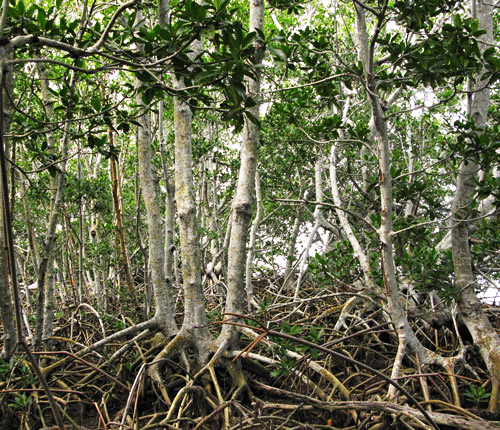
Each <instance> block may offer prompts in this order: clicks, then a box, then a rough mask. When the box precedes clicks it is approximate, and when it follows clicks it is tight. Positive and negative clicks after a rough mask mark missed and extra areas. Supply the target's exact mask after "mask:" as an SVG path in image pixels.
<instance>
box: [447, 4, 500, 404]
mask: <svg viewBox="0 0 500 430" xmlns="http://www.w3.org/2000/svg"><path fill="white" fill-rule="evenodd" d="M474 2H475V0H473V6H472V8H473V15H474V11H475V12H476V13H475V16H474V17H475V18H477V19H478V21H479V23H480V29H482V30H485V31H486V33H485V34H484V35H482V36H480V47H481V50H482V51H484V49H486V48H487V47H489V46H491V44H492V43H493V6H492V5H491V4H489V3H487V2H485V1H484V0H479V1H478V2H477V4H476V5H474ZM482 73H483V72H479V74H478V78H477V83H476V86H475V90H474V93H473V95H472V103H471V104H470V107H469V112H470V115H471V118H472V120H473V121H474V124H475V126H476V127H477V128H478V129H484V127H485V125H486V118H487V115H488V106H489V100H490V89H489V88H488V86H487V81H485V80H483V79H481V78H480V76H481V74H482ZM478 171H479V166H478V165H477V163H476V162H475V160H474V159H470V158H469V159H466V160H464V161H463V162H462V164H461V166H460V172H459V174H458V178H457V184H456V191H455V197H454V199H453V204H452V215H453V218H452V229H451V246H452V255H453V266H454V270H455V283H456V285H457V287H458V289H459V291H460V295H459V297H458V298H457V305H458V312H459V315H460V317H461V318H462V321H463V322H464V323H465V325H466V326H467V329H468V330H469V332H470V334H471V336H472V339H473V340H474V344H475V345H477V346H478V348H479V352H480V354H481V357H482V358H483V360H484V362H485V364H486V366H487V367H488V370H489V372H490V378H491V385H492V395H491V397H490V403H489V409H490V410H492V411H498V408H499V406H500V393H499V391H500V337H499V336H498V334H497V333H496V331H495V329H494V328H493V326H492V325H491V323H490V322H489V320H488V317H487V316H486V314H485V313H484V312H483V309H482V306H481V302H480V301H479V300H478V298H477V295H476V293H475V289H474V287H475V286H476V285H477V284H476V279H475V276H474V273H473V271H472V257H471V253H470V245H469V232H468V224H469V222H468V221H467V218H468V216H469V214H470V209H469V207H470V205H471V204H472V203H473V193H474V191H475V178H476V177H477V173H478Z"/></svg>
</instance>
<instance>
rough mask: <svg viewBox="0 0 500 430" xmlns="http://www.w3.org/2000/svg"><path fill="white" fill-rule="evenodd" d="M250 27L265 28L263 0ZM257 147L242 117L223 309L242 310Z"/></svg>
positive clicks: (253, 90) (254, 132) (255, 84)
mask: <svg viewBox="0 0 500 430" xmlns="http://www.w3.org/2000/svg"><path fill="white" fill-rule="evenodd" d="M250 31H260V32H262V31H264V0H250ZM263 55H264V51H263V47H260V46H259V47H258V50H257V52H256V54H255V58H254V64H255V65H257V66H258V65H260V64H261V63H262V59H263ZM254 73H255V79H249V80H248V83H247V91H248V95H249V96H250V97H252V98H253V99H254V100H255V102H256V103H257V104H256V106H254V107H252V108H250V109H249V112H250V114H251V115H253V116H254V117H255V118H257V119H258V118H259V102H260V96H259V93H260V81H261V79H260V69H259V68H255V69H254ZM258 147H259V128H258V126H257V125H255V124H254V123H253V122H252V121H250V120H248V119H247V118H245V125H244V128H243V142H242V145H241V151H240V162H241V164H240V171H239V174H238V183H237V186H236V193H235V196H234V200H233V206H232V216H231V220H230V222H231V237H230V241H229V250H228V263H227V299H226V312H230V313H236V314H244V313H245V292H244V290H243V288H244V285H245V282H244V275H245V260H246V245H247V237H248V227H249V225H250V221H251V219H252V202H253V192H254V184H255V172H256V170H257V152H258ZM233 332H234V328H233V327H232V326H230V325H225V326H224V327H223V330H222V334H221V339H222V340H223V341H225V340H226V338H227V336H228V335H230V334H231V333H233Z"/></svg>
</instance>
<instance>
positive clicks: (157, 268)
mask: <svg viewBox="0 0 500 430" xmlns="http://www.w3.org/2000/svg"><path fill="white" fill-rule="evenodd" d="M136 23H138V24H139V25H143V23H142V15H141V14H140V12H138V13H137V17H136ZM136 85H137V87H138V89H139V90H140V88H141V86H142V85H143V84H142V83H141V82H140V81H139V80H137V84H136ZM137 105H138V106H139V109H140V112H141V115H140V116H139V117H138V118H137V121H138V123H139V124H140V125H139V127H138V128H137V155H138V171H139V180H140V183H141V189H142V197H143V199H144V204H145V206H146V216H147V225H148V238H149V258H148V260H149V264H148V265H149V269H150V273H151V284H152V286H153V295H154V298H155V304H156V308H155V319H156V320H157V321H158V323H159V324H160V327H161V328H162V330H163V331H164V334H165V335H166V336H171V335H172V334H173V333H175V332H176V331H177V326H176V323H175V311H174V309H175V308H174V302H173V300H172V291H171V288H170V285H169V284H168V283H167V282H166V280H165V272H164V262H165V261H164V260H165V259H164V256H165V254H164V242H163V240H164V232H163V228H162V225H161V223H160V220H161V218H162V217H161V211H160V199H159V187H158V177H157V175H156V172H155V170H154V167H153V162H152V160H153V153H152V151H151V143H152V140H151V118H150V113H149V112H148V111H147V106H146V105H145V104H144V102H143V100H142V94H141V91H138V93H137Z"/></svg>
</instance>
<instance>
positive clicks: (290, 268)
mask: <svg viewBox="0 0 500 430" xmlns="http://www.w3.org/2000/svg"><path fill="white" fill-rule="evenodd" d="M303 211H304V207H303V206H300V207H299V208H297V212H296V214H295V220H294V222H293V229H292V234H291V235H290V238H289V239H288V247H287V252H286V263H285V272H284V274H283V286H282V289H283V290H284V291H287V290H288V289H289V288H290V284H291V282H292V273H293V272H294V266H295V265H294V259H295V249H296V247H297V238H298V237H299V231H300V224H301V223H302V212H303Z"/></svg>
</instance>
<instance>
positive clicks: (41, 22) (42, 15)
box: [36, 7, 47, 30]
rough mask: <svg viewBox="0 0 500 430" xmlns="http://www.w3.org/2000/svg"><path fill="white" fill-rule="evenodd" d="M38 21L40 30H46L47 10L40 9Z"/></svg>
mask: <svg viewBox="0 0 500 430" xmlns="http://www.w3.org/2000/svg"><path fill="white" fill-rule="evenodd" d="M36 20H37V22H38V24H39V25H40V28H41V29H42V30H45V26H46V25H47V14H46V13H45V10H44V9H42V8H41V7H39V8H38V14H37V17H36Z"/></svg>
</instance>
